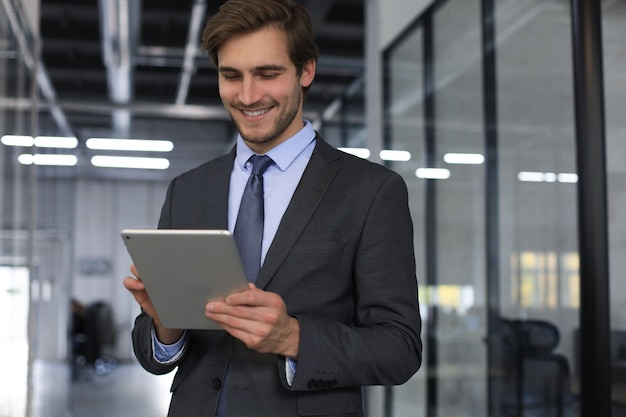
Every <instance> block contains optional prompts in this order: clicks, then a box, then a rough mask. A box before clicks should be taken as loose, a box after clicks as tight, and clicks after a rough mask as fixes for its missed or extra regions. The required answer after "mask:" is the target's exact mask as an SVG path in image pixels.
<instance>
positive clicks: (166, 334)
mask: <svg viewBox="0 0 626 417" xmlns="http://www.w3.org/2000/svg"><path fill="white" fill-rule="evenodd" d="M130 272H131V273H132V274H133V275H134V276H133V277H131V276H127V277H126V278H124V288H126V289H127V290H128V291H130V293H131V294H132V295H133V297H134V298H135V301H137V303H138V304H139V306H140V307H141V309H142V310H143V311H144V312H145V313H146V314H147V315H149V316H150V317H152V320H153V322H154V329H155V331H156V334H157V338H158V339H159V341H160V342H161V343H163V344H166V345H171V344H173V343H176V342H177V341H178V339H180V337H181V336H182V334H183V330H181V329H168V328H166V327H164V326H163V325H162V324H161V320H159V316H158V315H157V313H156V310H155V309H154V306H153V305H152V301H151V300H150V297H149V296H148V293H147V292H146V288H145V287H144V285H143V282H142V281H141V278H140V277H139V273H138V272H137V268H136V267H135V265H134V264H133V265H131V266H130Z"/></svg>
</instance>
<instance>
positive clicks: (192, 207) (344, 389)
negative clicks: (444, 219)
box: [133, 136, 422, 417]
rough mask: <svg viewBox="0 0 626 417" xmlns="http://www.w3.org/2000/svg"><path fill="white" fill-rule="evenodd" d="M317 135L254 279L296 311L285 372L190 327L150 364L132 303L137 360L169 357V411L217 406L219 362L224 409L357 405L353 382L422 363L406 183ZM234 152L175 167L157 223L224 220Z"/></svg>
mask: <svg viewBox="0 0 626 417" xmlns="http://www.w3.org/2000/svg"><path fill="white" fill-rule="evenodd" d="M316 140H317V144H316V147H315V150H314V152H313V155H312V156H311V160H310V162H309V164H308V166H307V168H306V170H305V172H304V174H303V176H302V179H301V181H300V183H299V185H298V187H297V189H296V191H295V193H294V195H293V198H292V200H291V203H290V204H289V207H288V208H287V211H286V212H285V215H284V217H283V219H282V221H281V224H280V227H279V229H278V232H277V233H276V237H275V238H274V241H273V243H272V245H271V247H270V248H269V251H268V253H267V256H266V258H265V262H264V264H263V267H262V269H261V271H260V274H259V278H258V280H257V286H258V287H259V288H262V289H264V290H266V291H272V292H275V293H277V294H280V296H281V297H282V298H283V299H284V300H285V303H286V305H287V309H288V312H289V314H290V315H292V316H294V317H296V318H297V319H298V321H299V323H300V329H301V330H300V331H301V333H300V354H299V359H298V368H297V372H296V375H295V378H294V381H293V384H292V385H291V386H289V385H288V384H287V382H286V379H285V358H283V357H278V356H277V355H273V354H260V353H257V352H254V351H250V350H248V349H247V348H246V347H245V345H243V344H242V343H241V342H239V341H238V340H236V339H234V338H232V337H230V336H229V335H228V334H227V333H226V332H224V331H195V330H194V331H189V332H188V336H189V340H188V344H187V348H186V350H185V352H184V353H183V355H182V356H181V357H180V359H178V360H177V361H176V362H174V363H172V364H170V365H163V364H159V363H157V362H156V361H154V359H153V351H152V344H151V338H150V327H151V319H150V317H148V316H146V315H145V314H141V315H140V316H139V317H137V320H136V322H135V327H134V329H133V343H134V349H135V354H136V356H137V358H138V360H139V362H140V363H141V364H142V366H143V367H144V368H145V369H147V370H148V371H150V372H152V373H155V374H162V373H166V372H170V371H171V370H173V369H174V368H175V367H178V372H177V374H176V376H175V377H174V381H173V384H172V401H171V404H170V413H169V415H170V416H177V417H178V416H214V415H215V409H216V405H217V400H218V397H219V391H220V389H221V387H222V385H223V384H224V376H225V372H226V367H227V365H228V367H229V383H228V384H229V385H228V415H229V416H237V417H245V416H250V417H282V416H285V417H286V416H289V417H292V416H352V417H354V416H362V415H363V408H362V398H361V387H362V386H365V385H393V384H401V383H403V382H405V381H406V380H408V379H409V378H410V377H411V376H412V375H413V374H414V373H415V372H416V371H417V369H418V368H419V366H420V364H421V358H422V353H421V352H422V343H421V339H420V330H421V320H420V314H419V308H418V301H417V281H416V274H415V259H414V252H413V226H412V222H411V217H410V213H409V208H408V197H407V189H406V185H405V183H404V181H403V180H402V178H401V177H400V176H399V175H398V174H396V173H394V172H393V171H391V170H388V169H387V168H385V167H383V166H382V165H379V164H374V163H371V162H368V161H365V160H362V159H360V158H356V157H353V156H351V155H348V154H346V153H343V152H340V151H338V150H336V149H334V148H332V147H331V146H330V145H328V144H327V143H326V142H324V141H323V140H322V139H321V138H320V137H319V136H318V138H317V139H316ZM234 157H235V152H234V151H233V152H231V153H230V154H228V155H225V156H223V157H220V158H217V159H215V160H213V161H210V162H207V163H205V164H203V165H201V166H199V167H197V168H195V169H193V170H191V171H189V172H187V173H185V174H182V175H181V176H179V177H177V178H175V179H174V180H173V181H172V182H171V184H170V187H169V189H168V192H167V197H166V201H165V204H164V206H163V210H162V213H161V219H160V222H159V227H160V228H173V229H226V228H227V227H228V220H227V213H228V189H229V181H230V173H231V169H232V166H233V160H234ZM172 278H173V279H175V277H172Z"/></svg>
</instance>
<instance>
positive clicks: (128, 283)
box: [123, 277, 145, 291]
mask: <svg viewBox="0 0 626 417" xmlns="http://www.w3.org/2000/svg"><path fill="white" fill-rule="evenodd" d="M123 284H124V287H125V288H126V289H127V290H129V291H140V290H144V289H145V287H144V285H143V282H141V280H139V279H137V278H133V277H126V278H124V281H123Z"/></svg>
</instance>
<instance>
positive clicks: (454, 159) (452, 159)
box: [443, 153, 485, 165]
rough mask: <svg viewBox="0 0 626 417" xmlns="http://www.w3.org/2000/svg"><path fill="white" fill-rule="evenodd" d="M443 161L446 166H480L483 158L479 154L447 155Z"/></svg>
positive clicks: (483, 160)
mask: <svg viewBox="0 0 626 417" xmlns="http://www.w3.org/2000/svg"><path fill="white" fill-rule="evenodd" d="M443 160H444V161H445V162H446V163H448V164H464V165H480V164H482V163H483V162H485V157H484V156H482V155H481V154H479V153H447V154H445V155H444V156H443Z"/></svg>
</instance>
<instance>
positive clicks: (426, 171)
mask: <svg viewBox="0 0 626 417" xmlns="http://www.w3.org/2000/svg"><path fill="white" fill-rule="evenodd" d="M415 176H416V177H417V178H424V179H429V180H447V179H448V178H450V170H449V169H445V168H418V169H417V171H415Z"/></svg>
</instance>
